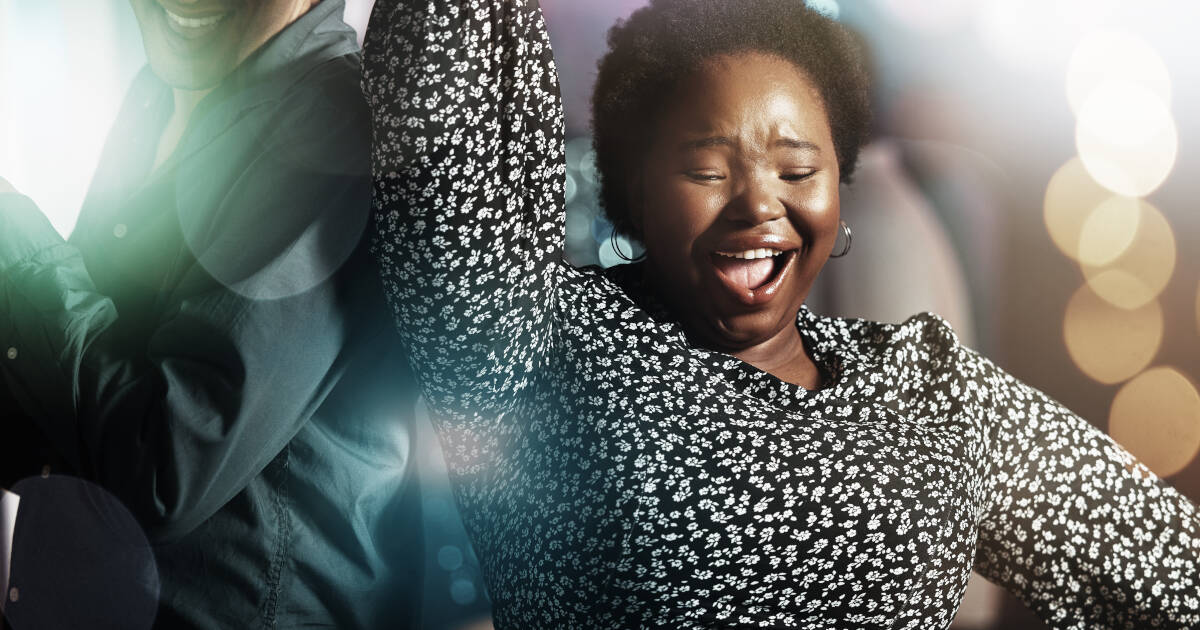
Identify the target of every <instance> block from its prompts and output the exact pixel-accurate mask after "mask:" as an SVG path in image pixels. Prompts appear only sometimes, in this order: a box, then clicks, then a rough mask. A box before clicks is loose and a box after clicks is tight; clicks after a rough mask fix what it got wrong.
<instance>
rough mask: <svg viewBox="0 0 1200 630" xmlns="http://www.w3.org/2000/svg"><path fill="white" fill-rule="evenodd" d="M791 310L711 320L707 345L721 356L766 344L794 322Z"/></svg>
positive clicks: (773, 309)
mask: <svg viewBox="0 0 1200 630" xmlns="http://www.w3.org/2000/svg"><path fill="white" fill-rule="evenodd" d="M798 310H799V307H798V306H797V307H796V308H794V309H787V308H784V307H783V306H782V305H772V306H771V307H770V308H764V309H759V310H755V311H750V312H740V313H738V312H733V313H731V312H728V311H726V312H724V313H721V314H717V315H714V316H712V317H711V318H710V319H709V323H708V325H707V326H706V328H707V329H708V330H709V334H708V335H706V336H707V337H709V339H707V341H708V343H709V345H711V346H712V347H713V348H715V349H718V350H721V351H723V352H736V351H739V350H744V349H746V348H751V347H754V346H757V345H760V344H763V343H766V342H768V341H770V340H771V339H773V338H775V337H776V336H777V335H779V333H780V332H782V331H784V330H785V329H786V328H787V327H788V326H789V325H792V324H793V323H794V322H795V320H796V312H797V311H798Z"/></svg>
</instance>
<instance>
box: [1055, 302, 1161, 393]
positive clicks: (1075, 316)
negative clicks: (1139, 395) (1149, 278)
mask: <svg viewBox="0 0 1200 630" xmlns="http://www.w3.org/2000/svg"><path fill="white" fill-rule="evenodd" d="M1063 339H1064V341H1066V344H1067V353H1068V354H1070V355H1071V360H1072V361H1074V362H1075V365H1076V366H1078V367H1079V369H1080V371H1082V372H1083V373H1084V374H1087V375H1088V376H1089V377H1090V378H1092V379H1094V380H1096V381H1099V382H1101V383H1105V384H1109V385H1111V384H1115V383H1120V382H1122V381H1125V380H1128V379H1129V378H1131V377H1132V376H1134V375H1135V374H1137V373H1138V372H1141V371H1142V370H1144V369H1146V366H1148V365H1150V361H1152V360H1153V359H1154V355H1155V354H1157V353H1158V348H1159V345H1160V344H1161V343H1162V339H1163V315H1162V309H1161V308H1160V307H1159V305H1158V302H1157V301H1153V302H1150V303H1148V304H1145V305H1143V306H1142V307H1141V308H1138V309H1134V310H1125V309H1121V308H1117V307H1115V306H1113V305H1111V304H1109V303H1108V302H1106V301H1104V300H1103V299H1101V298H1100V296H1098V295H1096V294H1095V293H1094V292H1093V291H1092V290H1091V288H1089V287H1088V286H1087V285H1084V286H1082V287H1080V288H1079V290H1077V291H1076V292H1075V294H1074V295H1073V296H1071V300H1070V301H1069V302H1068V303H1067V310H1066V314H1065V315H1064V316H1063Z"/></svg>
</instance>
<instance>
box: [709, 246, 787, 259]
mask: <svg viewBox="0 0 1200 630" xmlns="http://www.w3.org/2000/svg"><path fill="white" fill-rule="evenodd" d="M717 253H718V254H720V255H721V256H726V257H728V258H745V259H746V260H754V259H756V258H770V257H771V256H778V255H780V254H782V253H783V252H781V251H779V250H778V249H771V248H769V247H763V248H759V249H747V250H746V251H744V252H717Z"/></svg>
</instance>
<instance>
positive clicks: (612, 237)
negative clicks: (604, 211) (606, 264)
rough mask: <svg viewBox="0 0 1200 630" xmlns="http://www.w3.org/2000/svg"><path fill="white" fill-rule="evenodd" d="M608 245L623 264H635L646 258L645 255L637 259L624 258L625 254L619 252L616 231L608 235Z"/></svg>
mask: <svg viewBox="0 0 1200 630" xmlns="http://www.w3.org/2000/svg"><path fill="white" fill-rule="evenodd" d="M608 245H609V247H612V250H613V252H614V253H616V255H617V258H620V259H621V260H624V261H625V262H631V263H635V262H638V261H640V260H642V259H643V258H645V257H646V255H645V254H642V255H641V256H638V257H637V258H630V257H629V256H626V255H625V252H623V251H621V246H620V245H619V244H618V241H617V231H616V230H615V229H614V230H613V231H612V232H609V233H608Z"/></svg>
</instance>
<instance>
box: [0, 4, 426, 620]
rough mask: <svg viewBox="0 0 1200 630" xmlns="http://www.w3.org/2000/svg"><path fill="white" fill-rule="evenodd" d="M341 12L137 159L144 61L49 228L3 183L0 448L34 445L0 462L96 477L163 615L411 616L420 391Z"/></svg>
mask: <svg viewBox="0 0 1200 630" xmlns="http://www.w3.org/2000/svg"><path fill="white" fill-rule="evenodd" d="M342 8H343V5H342V3H341V2H339V1H335V0H324V1H323V2H321V3H320V4H318V5H317V6H316V7H314V8H313V9H312V10H311V11H310V12H309V13H308V14H306V15H305V16H303V17H302V18H301V19H300V20H298V21H297V22H295V23H294V24H292V25H291V26H289V27H288V28H287V29H285V30H284V31H283V32H282V33H280V34H279V35H277V36H276V37H275V38H274V39H272V40H271V41H270V42H268V43H267V44H266V45H265V46H264V47H263V48H261V49H260V50H259V51H257V52H256V53H255V54H254V55H253V56H252V57H251V58H249V59H248V60H247V61H246V62H244V63H243V64H242V65H241V66H240V67H239V68H238V69H237V70H236V71H235V72H234V73H233V74H232V75H230V77H228V78H227V79H226V80H225V81H224V82H223V83H222V84H221V85H220V86H218V87H217V88H216V89H215V90H214V91H213V92H212V93H210V94H209V95H208V96H207V97H206V98H205V99H204V101H202V102H201V104H200V105H199V107H198V109H197V110H196V112H195V114H194V115H193V116H192V118H191V120H190V123H189V126H188V129H187V130H186V132H185V133H184V136H183V138H182V140H181V141H180V144H179V147H178V149H177V150H176V151H175V153H174V154H173V155H172V156H171V157H170V158H169V159H168V160H167V161H166V162H165V163H164V164H162V165H160V166H159V167H158V168H156V169H153V172H151V171H152V166H153V160H154V154H155V151H156V148H157V141H158V138H159V136H160V135H161V132H162V129H163V128H164V126H165V124H166V122H167V120H168V119H169V117H170V115H171V112H172V107H173V99H172V97H171V90H170V88H169V87H168V86H166V85H164V84H163V83H162V82H161V81H159V80H158V79H157V78H156V77H155V76H154V75H153V74H152V73H151V72H150V71H149V70H148V69H147V70H146V71H143V72H142V73H141V74H140V75H139V76H138V78H137V79H136V80H135V82H134V84H133V86H132V87H131V89H130V91H129V93H128V95H127V98H126V100H125V103H124V105H123V106H122V109H121V113H120V115H119V117H118V119H117V121H116V123H115V125H114V127H113V129H112V131H111V133H110V136H109V140H108V143H107V144H106V147H105V150H104V153H103V156H102V158H101V162H100V166H99V167H98V169H97V172H96V175H95V178H94V180H93V183H92V187H91V189H90V191H89V194H88V197H87V200H86V201H85V203H84V207H83V210H82V212H81V215H80V218H79V221H78V224H77V226H76V229H75V231H74V233H73V234H72V235H71V238H70V240H69V242H63V240H62V239H61V238H59V237H58V236H57V234H55V233H54V231H53V229H52V228H51V227H50V225H49V223H48V222H47V221H46V220H45V218H44V217H43V216H42V214H41V213H40V212H39V211H38V209H37V208H36V206H34V205H33V204H32V202H31V201H30V200H28V199H27V198H25V197H21V196H19V195H0V371H2V374H3V381H4V384H5V388H6V392H5V395H4V397H0V403H3V404H4V405H5V406H4V408H3V409H2V410H0V423H2V424H0V435H3V436H4V446H3V447H0V448H2V449H3V450H5V451H8V450H15V451H18V452H24V453H31V452H37V453H38V455H39V457H37V458H35V457H25V458H24V459H27V460H29V461H26V462H24V463H23V464H24V466H23V467H22V466H18V465H13V466H9V465H8V464H4V465H0V471H2V472H3V473H4V474H5V476H6V478H19V477H20V476H24V475H28V474H37V473H39V472H40V470H38V469H40V466H38V465H37V462H38V461H39V459H41V458H40V454H41V452H40V451H41V450H43V449H42V446H46V445H48V446H50V447H51V448H52V451H53V453H54V454H56V456H57V457H58V458H60V459H61V461H59V462H56V463H54V464H52V466H51V467H52V469H53V470H54V472H55V473H57V472H59V471H66V472H69V473H72V474H76V475H78V476H80V477H81V478H84V479H88V480H90V481H93V482H95V483H97V484H99V485H100V486H102V487H104V488H105V489H106V490H108V491H109V492H111V493H112V494H114V495H115V496H116V497H117V498H118V499H119V500H120V501H121V502H122V503H123V504H124V505H125V506H126V507H127V508H128V509H129V510H130V512H131V513H132V514H133V515H134V516H135V517H136V519H137V522H138V523H139V524H140V525H141V527H142V528H143V530H144V532H145V534H146V536H147V538H148V540H149V541H150V543H151V545H152V546H153V549H154V555H155V558H156V560H157V566H158V570H159V573H160V575H161V576H162V591H161V600H160V610H159V617H158V625H159V626H160V627H171V628H175V627H197V628H200V627H203V628H213V627H235V628H245V627H256V626H260V625H261V626H264V627H270V626H280V627H293V626H299V625H304V626H329V627H387V628H402V627H408V626H412V625H415V623H416V616H417V612H418V610H419V602H420V588H419V586H420V584H421V577H422V576H421V567H422V551H423V550H422V548H421V545H420V529H419V502H418V501H419V494H418V488H417V486H416V484H415V482H414V478H413V475H414V474H415V471H414V470H413V466H412V464H411V462H410V437H411V431H412V428H411V416H412V403H413V399H414V396H415V394H414V392H413V389H412V388H411V387H410V386H409V385H408V384H409V382H410V377H409V375H408V372H407V369H406V367H405V366H406V362H405V361H404V360H403V356H402V355H401V353H400V352H399V350H398V346H397V344H396V343H395V333H394V332H393V330H392V327H391V326H390V324H389V322H387V321H385V320H386V315H385V310H384V309H385V308H386V307H385V306H384V305H383V302H382V299H383V298H382V293H381V288H380V285H379V280H378V277H377V273H376V271H375V269H374V267H373V265H372V264H371V261H370V260H369V257H368V256H367V255H366V251H365V245H364V243H363V241H362V234H363V231H364V227H365V223H366V216H367V212H368V199H369V194H370V192H369V190H370V189H369V179H368V159H369V158H368V156H369V152H368V143H369V127H368V120H367V109H366V105H365V103H364V102H363V99H362V95H361V91H360V88H359V76H360V73H359V55H358V52H357V46H356V44H355V41H354V33H353V31H352V30H351V29H350V28H349V27H347V26H346V25H345V24H344V23H342V21H341V12H342ZM8 348H14V349H16V353H15V358H11V359H10V358H7V356H6V355H3V353H4V352H5V351H6V349H8ZM39 434H40V435H41V436H43V437H44V438H45V439H44V441H43V440H39V438H38V437H37V436H38V435H39ZM10 436H17V437H16V439H18V440H25V439H26V438H28V439H29V440H30V443H29V444H25V445H20V444H14V443H13V442H14V440H11V439H10ZM39 441H42V446H38V445H37V444H36V443H37V442H39ZM10 468H12V470H10ZM30 468H33V470H30ZM26 505H27V504H26V503H22V507H21V512H22V513H21V514H19V515H18V521H20V520H22V519H23V518H24V515H23V513H24V511H25V508H26ZM34 511H35V506H31V507H30V513H31V514H32V513H33V512H34ZM21 527H23V526H22V525H21V524H20V523H19V524H18V528H21ZM18 570H19V568H18ZM22 579H23V578H22V575H21V574H19V573H14V574H13V584H14V585H19V584H20V580H22ZM18 605H19V604H18Z"/></svg>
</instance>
